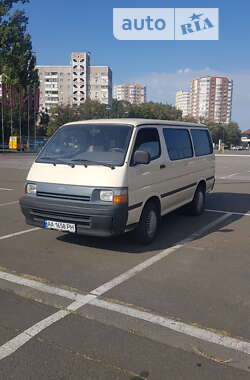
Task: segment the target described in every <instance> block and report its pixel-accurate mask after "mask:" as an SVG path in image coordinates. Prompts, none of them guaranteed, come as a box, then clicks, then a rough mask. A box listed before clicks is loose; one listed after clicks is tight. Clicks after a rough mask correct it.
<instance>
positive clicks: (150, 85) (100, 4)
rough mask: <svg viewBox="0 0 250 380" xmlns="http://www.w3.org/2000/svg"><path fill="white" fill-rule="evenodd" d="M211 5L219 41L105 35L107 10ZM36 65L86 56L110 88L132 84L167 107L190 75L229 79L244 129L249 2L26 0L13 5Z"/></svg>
mask: <svg viewBox="0 0 250 380" xmlns="http://www.w3.org/2000/svg"><path fill="white" fill-rule="evenodd" d="M187 7H192V8H219V10H220V40H219V41H121V40H117V39H115V37H114V36H113V19H112V18H113V8H187ZM18 8H21V9H25V10H26V12H27V15H28V17H29V32H30V34H31V36H32V42H33V50H34V51H35V52H36V53H37V64H39V65H67V64H69V60H70V53H71V52H73V51H75V52H77V51H90V52H91V64H92V65H109V66H110V67H111V69H112V71H113V83H114V84H119V83H122V82H127V81H138V82H139V83H142V84H145V85H146V86H147V100H148V101H150V100H153V101H161V102H164V103H166V102H167V103H169V104H175V93H176V91H177V90H179V89H189V88H190V83H191V80H192V79H193V78H196V77H199V76H203V75H226V76H229V77H230V78H232V79H233V80H234V97H233V115H232V119H233V120H234V121H237V122H238V123H239V125H240V128H241V129H242V130H245V129H248V128H250V48H249V47H250V28H249V22H250V2H249V1H246V0H238V1H237V2H236V1H229V0H218V1H214V0H210V1H202V0H200V1H197V0H193V1H192V2H188V4H187V1H179V0H174V1H173V0H169V1H162V0H154V1H152V0H151V1H149V0H143V1H142V0H126V1H122V0H116V1H114V0H106V1H101V0H96V1H90V0H30V3H29V4H27V5H25V6H24V5H21V6H20V5H19V6H18Z"/></svg>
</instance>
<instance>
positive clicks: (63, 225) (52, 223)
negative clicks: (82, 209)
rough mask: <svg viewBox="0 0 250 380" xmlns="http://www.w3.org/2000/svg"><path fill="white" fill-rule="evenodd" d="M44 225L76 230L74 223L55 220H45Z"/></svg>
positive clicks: (61, 229)
mask: <svg viewBox="0 0 250 380" xmlns="http://www.w3.org/2000/svg"><path fill="white" fill-rule="evenodd" d="M44 227H45V228H49V229H51V230H57V231H65V232H66V231H67V232H76V225H75V224H73V223H65V222H55V221H53V220H45V221H44Z"/></svg>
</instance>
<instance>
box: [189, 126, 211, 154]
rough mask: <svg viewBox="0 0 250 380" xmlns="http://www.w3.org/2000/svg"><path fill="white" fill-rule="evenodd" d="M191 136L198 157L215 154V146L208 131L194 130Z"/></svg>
mask: <svg viewBox="0 0 250 380" xmlns="http://www.w3.org/2000/svg"><path fill="white" fill-rule="evenodd" d="M191 135H192V139H193V143H194V150H195V154H196V156H206V155H208V154H211V153H213V145H212V142H211V138H210V136H209V133H208V131H206V130H202V129H192V130H191Z"/></svg>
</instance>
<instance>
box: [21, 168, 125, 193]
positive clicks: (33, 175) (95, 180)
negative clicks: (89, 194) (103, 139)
mask: <svg viewBox="0 0 250 380" xmlns="http://www.w3.org/2000/svg"><path fill="white" fill-rule="evenodd" d="M27 181H34V182H36V181H37V182H46V183H61V184H68V185H79V186H92V187H93V186H100V187H104V188H105V187H126V186H127V171H126V165H123V166H116V168H115V169H111V168H109V167H105V166H99V165H98V166H96V165H88V166H87V168H85V166H84V165H75V166H74V167H73V168H72V167H70V166H69V165H65V164H56V166H54V165H53V164H51V163H37V162H34V163H33V165H32V166H31V169H30V171H29V174H28V177H27Z"/></svg>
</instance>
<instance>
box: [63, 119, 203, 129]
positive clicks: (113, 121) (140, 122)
mask: <svg viewBox="0 0 250 380" xmlns="http://www.w3.org/2000/svg"><path fill="white" fill-rule="evenodd" d="M76 124H109V125H110V124H127V125H128V124H129V125H133V126H135V127H137V126H139V125H147V124H149V125H152V124H154V125H156V124H158V125H162V124H165V125H173V126H180V127H181V126H183V127H187V126H190V127H191V126H192V127H203V128H204V127H205V128H206V125H204V124H196V123H186V122H183V121H176V120H175V121H171V120H156V119H133V118H123V119H95V120H93V119H92V120H82V121H73V122H71V123H67V124H64V125H76Z"/></svg>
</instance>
